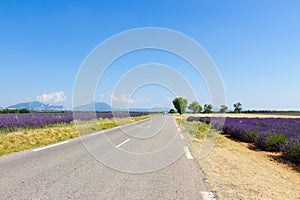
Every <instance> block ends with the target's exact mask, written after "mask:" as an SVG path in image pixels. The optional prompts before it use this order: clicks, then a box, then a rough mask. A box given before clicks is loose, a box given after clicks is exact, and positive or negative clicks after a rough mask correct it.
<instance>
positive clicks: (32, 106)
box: [0, 101, 169, 112]
mask: <svg viewBox="0 0 300 200" xmlns="http://www.w3.org/2000/svg"><path fill="white" fill-rule="evenodd" d="M24 108H25V109H27V110H30V111H64V110H66V109H64V107H63V106H62V105H52V104H45V103H42V102H39V101H32V102H23V103H18V104H15V105H11V106H8V107H6V108H2V107H0V109H24ZM73 111H100V112H111V111H120V112H122V111H129V112H149V111H150V112H164V111H169V108H159V107H157V108H156V107H154V108H150V109H149V108H128V109H120V108H112V107H111V106H110V105H108V104H107V103H105V102H97V101H94V102H91V103H89V104H86V105H82V106H77V107H75V108H74V109H73Z"/></svg>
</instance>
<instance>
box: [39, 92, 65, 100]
mask: <svg viewBox="0 0 300 200" xmlns="http://www.w3.org/2000/svg"><path fill="white" fill-rule="evenodd" d="M36 100H37V101H40V102H43V103H61V102H64V101H66V100H67V97H66V96H65V94H64V92H63V91H60V92H52V93H48V94H42V95H40V96H37V97H36Z"/></svg>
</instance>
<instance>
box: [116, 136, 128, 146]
mask: <svg viewBox="0 0 300 200" xmlns="http://www.w3.org/2000/svg"><path fill="white" fill-rule="evenodd" d="M129 141H130V139H129V138H128V139H127V140H125V141H124V142H122V143H120V144H118V145H117V146H116V147H117V148H120V147H121V146H122V145H123V144H125V143H127V142H129Z"/></svg>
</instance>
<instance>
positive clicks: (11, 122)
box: [0, 112, 148, 132]
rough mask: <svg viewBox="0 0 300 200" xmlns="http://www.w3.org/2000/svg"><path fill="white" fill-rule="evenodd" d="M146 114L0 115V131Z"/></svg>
mask: <svg viewBox="0 0 300 200" xmlns="http://www.w3.org/2000/svg"><path fill="white" fill-rule="evenodd" d="M145 114H148V113H143V112H137V113H126V112H118V113H90V112H87V113H85V112H79V113H75V114H74V115H73V113H28V114H0V130H2V131H4V132H11V131H14V130H17V129H19V128H42V127H45V126H47V125H51V124H60V123H70V122H72V121H74V120H82V121H88V120H92V119H95V118H98V119H99V118H113V117H117V118H124V117H137V116H142V115H145Z"/></svg>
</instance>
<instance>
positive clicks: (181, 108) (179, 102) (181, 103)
mask: <svg viewBox="0 0 300 200" xmlns="http://www.w3.org/2000/svg"><path fill="white" fill-rule="evenodd" d="M187 104H188V102H187V99H185V98H183V97H177V98H175V99H174V100H173V105H174V107H175V108H176V110H177V112H178V113H179V114H180V115H181V114H183V113H185V110H186V107H187Z"/></svg>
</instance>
